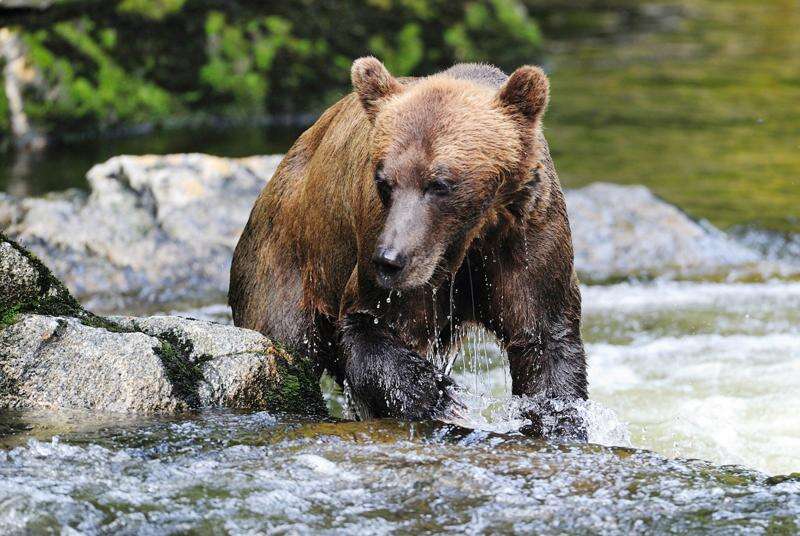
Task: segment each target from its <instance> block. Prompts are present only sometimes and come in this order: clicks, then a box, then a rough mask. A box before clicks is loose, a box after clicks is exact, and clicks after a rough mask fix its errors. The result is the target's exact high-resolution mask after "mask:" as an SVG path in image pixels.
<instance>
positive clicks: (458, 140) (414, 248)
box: [351, 57, 549, 289]
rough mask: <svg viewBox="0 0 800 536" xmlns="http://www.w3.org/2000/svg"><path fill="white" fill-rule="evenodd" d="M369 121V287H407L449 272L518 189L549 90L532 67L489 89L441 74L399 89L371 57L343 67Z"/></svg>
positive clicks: (527, 171) (533, 148)
mask: <svg viewBox="0 0 800 536" xmlns="http://www.w3.org/2000/svg"><path fill="white" fill-rule="evenodd" d="M351 75H352V81H353V87H354V89H355V92H356V94H357V95H358V98H359V100H360V101H361V104H362V106H363V108H364V111H365V112H366V115H367V117H368V118H369V120H370V122H371V123H372V135H371V138H370V139H371V146H370V149H369V150H370V155H371V163H372V168H371V171H372V175H373V177H374V183H375V189H376V192H377V197H378V198H379V199H380V202H381V203H382V204H383V207H384V210H383V214H384V216H385V221H384V223H383V228H382V231H381V233H380V236H379V237H378V239H377V244H376V248H375V251H374V257H373V262H374V268H375V272H376V276H377V281H378V283H379V284H380V285H381V286H383V287H384V288H397V289H409V288H414V287H419V286H421V285H425V284H428V283H431V284H433V281H432V280H433V279H436V278H437V277H443V276H445V275H447V274H448V273H452V272H454V271H455V270H457V269H458V267H459V266H460V265H461V263H462V262H463V259H464V255H465V254H466V251H467V249H468V248H469V246H470V244H471V243H472V242H473V241H474V240H475V238H476V237H477V236H479V235H480V234H481V232H482V231H483V230H484V229H486V228H487V226H489V225H491V224H492V223H496V222H497V221H498V213H499V212H500V211H502V210H503V206H502V205H503V204H506V203H509V202H510V196H509V195H508V193H509V192H512V193H513V192H515V191H522V190H524V188H523V187H522V183H523V182H524V181H526V180H528V178H529V177H530V169H531V166H533V165H534V164H535V163H536V160H537V156H538V155H537V152H538V151H537V148H538V146H537V141H536V140H537V138H538V133H539V129H540V123H541V117H542V115H543V113H544V110H545V108H546V107H547V102H548V94H549V82H548V79H547V76H546V75H545V74H544V72H543V71H542V70H541V69H540V68H538V67H532V66H524V67H520V68H519V69H517V70H516V71H514V72H513V73H512V74H511V75H510V76H509V77H508V78H507V79H506V80H505V82H504V83H503V84H502V85H501V86H500V87H499V88H497V87H492V86H490V85H488V84H482V83H480V82H479V81H473V80H467V79H459V78H456V77H453V76H449V75H448V73H447V72H444V73H440V74H437V75H433V76H429V77H425V78H419V79H414V80H408V81H403V82H401V81H399V80H397V79H396V78H394V77H393V76H392V75H391V74H390V73H389V72H388V71H387V70H386V68H385V67H384V65H383V64H382V63H381V62H380V61H378V60H377V59H375V58H373V57H366V58H361V59H358V60H356V61H355V62H354V63H353V66H352V72H351Z"/></svg>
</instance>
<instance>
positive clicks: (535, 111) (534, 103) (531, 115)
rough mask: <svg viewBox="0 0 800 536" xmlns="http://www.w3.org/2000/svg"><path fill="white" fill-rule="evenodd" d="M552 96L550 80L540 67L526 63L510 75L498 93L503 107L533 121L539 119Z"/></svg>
mask: <svg viewBox="0 0 800 536" xmlns="http://www.w3.org/2000/svg"><path fill="white" fill-rule="evenodd" d="M549 98H550V81H549V80H548V79H547V75H546V74H544V71H543V70H542V69H541V68H539V67H534V66H531V65H525V66H523V67H520V68H519V69H517V70H516V71H514V72H513V73H511V76H509V77H508V80H506V83H505V84H503V87H501V88H500V91H499V92H498V93H497V101H498V103H499V104H500V106H501V107H503V108H505V109H507V110H509V111H510V112H511V113H513V114H515V115H521V116H522V117H524V118H525V119H527V120H528V121H530V122H531V123H533V122H536V121H537V120H539V119H540V118H541V117H542V115H543V114H544V111H545V109H546V108H547V101H548V99H549Z"/></svg>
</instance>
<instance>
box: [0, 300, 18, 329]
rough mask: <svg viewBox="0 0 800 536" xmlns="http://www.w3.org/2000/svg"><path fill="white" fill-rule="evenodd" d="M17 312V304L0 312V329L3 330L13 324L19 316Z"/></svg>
mask: <svg viewBox="0 0 800 536" xmlns="http://www.w3.org/2000/svg"><path fill="white" fill-rule="evenodd" d="M19 310H20V305H19V304H17V305H15V306H13V307H9V308H8V309H6V310H4V311H2V315H1V316H0V329H5V328H7V327H8V326H11V325H13V324H15V323H16V321H17V317H18V316H19Z"/></svg>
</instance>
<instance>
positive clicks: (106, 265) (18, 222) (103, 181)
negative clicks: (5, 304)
mask: <svg viewBox="0 0 800 536" xmlns="http://www.w3.org/2000/svg"><path fill="white" fill-rule="evenodd" d="M280 158H281V157H280V156H266V157H252V158H244V159H225V158H217V157H213V156H207V155H199V154H187V155H169V156H139V157H131V156H119V157H115V158H112V159H111V160H109V161H107V162H105V163H103V164H99V165H97V166H95V167H94V168H92V169H91V170H90V171H89V173H88V175H87V177H88V180H89V184H90V187H91V193H90V195H89V196H88V197H87V196H76V195H75V194H65V195H61V196H49V197H47V198H28V199H21V200H17V201H16V202H15V203H13V204H14V205H15V206H14V207H13V208H10V207H9V205H10V204H11V203H9V201H8V199H6V200H5V201H4V202H0V223H2V219H3V215H4V214H6V216H5V219H6V220H11V221H10V223H8V224H7V226H6V232H7V234H8V235H9V236H11V237H13V238H14V239H16V240H19V241H20V242H22V243H24V244H25V245H26V246H27V247H30V248H31V249H32V250H33V251H34V252H35V253H36V254H37V255H39V256H40V257H41V258H42V259H43V260H44V262H45V263H47V264H48V265H49V266H51V267H52V269H53V270H54V272H55V273H56V274H58V276H59V277H61V278H62V280H63V281H64V282H65V283H66V285H67V286H68V287H69V288H70V289H71V290H72V291H73V293H74V294H75V296H77V297H78V298H80V299H81V301H83V302H84V303H86V304H87V306H88V307H90V308H94V309H99V310H106V311H108V310H121V309H124V308H126V306H127V305H131V304H136V305H140V304H142V303H154V304H159V303H169V302H173V303H174V302H178V301H181V300H184V301H187V302H188V301H219V300H222V299H224V294H225V292H226V289H227V285H228V272H229V268H230V261H231V257H232V252H233V248H234V247H235V245H236V241H237V240H238V237H239V233H240V232H241V229H242V228H243V227H244V224H245V222H246V220H247V217H248V215H249V212H250V208H251V206H252V204H253V201H254V199H255V197H256V196H257V195H258V193H259V192H260V191H261V188H262V187H263V186H264V183H265V182H266V181H267V180H268V179H269V178H270V176H271V175H272V173H273V172H274V170H275V168H276V167H277V165H278V163H279V162H280ZM0 201H2V200H0ZM4 206H5V208H3V207H4Z"/></svg>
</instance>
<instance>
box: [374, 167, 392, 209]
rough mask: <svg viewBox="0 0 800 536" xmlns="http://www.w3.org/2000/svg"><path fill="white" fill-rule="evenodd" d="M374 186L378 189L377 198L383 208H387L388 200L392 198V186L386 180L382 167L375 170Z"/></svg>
mask: <svg viewBox="0 0 800 536" xmlns="http://www.w3.org/2000/svg"><path fill="white" fill-rule="evenodd" d="M375 186H376V187H377V189H378V196H380V198H381V203H383V204H384V206H389V199H390V198H391V196H392V186H391V184H389V181H387V180H386V174H385V173H384V172H383V166H378V168H377V169H376V170H375Z"/></svg>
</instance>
